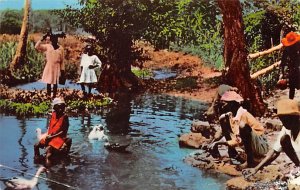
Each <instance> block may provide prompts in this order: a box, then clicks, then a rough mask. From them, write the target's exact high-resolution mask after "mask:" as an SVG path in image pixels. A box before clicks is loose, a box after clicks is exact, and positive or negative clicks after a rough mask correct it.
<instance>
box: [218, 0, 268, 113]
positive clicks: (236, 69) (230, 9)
mask: <svg viewBox="0 0 300 190" xmlns="http://www.w3.org/2000/svg"><path fill="white" fill-rule="evenodd" d="M218 5H219V7H220V8H221V12H222V15H223V24H224V63H225V67H226V68H227V71H226V73H225V78H226V80H227V82H228V83H229V84H231V85H233V86H236V87H238V88H239V89H240V90H241V93H242V95H243V97H244V98H246V99H249V100H250V102H251V106H252V107H251V108H250V109H251V110H250V111H251V112H252V113H253V114H255V115H262V114H263V113H264V111H265V105H264V103H263V100H262V97H261V93H260V89H259V88H257V87H256V85H255V84H254V81H252V80H251V77H250V70H249V64H248V61H247V55H248V52H247V49H246V43H245V36H244V25H243V18H242V9H241V4H240V2H239V0H230V1H226V0H218Z"/></svg>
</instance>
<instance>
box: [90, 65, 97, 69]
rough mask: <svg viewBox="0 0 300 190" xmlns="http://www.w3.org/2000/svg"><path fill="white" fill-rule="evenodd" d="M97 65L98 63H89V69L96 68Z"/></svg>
mask: <svg viewBox="0 0 300 190" xmlns="http://www.w3.org/2000/svg"><path fill="white" fill-rule="evenodd" d="M96 67H97V65H89V69H94V68H96Z"/></svg>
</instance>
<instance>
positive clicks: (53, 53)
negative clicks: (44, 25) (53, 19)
mask: <svg viewBox="0 0 300 190" xmlns="http://www.w3.org/2000/svg"><path fill="white" fill-rule="evenodd" d="M43 41H45V43H44V44H43V43H42V42H43ZM35 48H36V49H37V50H38V51H41V52H44V54H45V56H46V66H45V68H44V71H43V76H42V80H41V81H42V82H44V83H46V84H47V95H48V96H51V85H53V95H52V97H53V98H55V97H56V93H57V84H58V80H59V76H60V75H62V74H63V73H64V70H65V65H64V49H63V47H62V46H59V45H58V36H57V35H54V34H52V33H47V34H46V35H44V36H43V38H42V39H41V40H39V41H38V42H37V43H36V45H35Z"/></svg>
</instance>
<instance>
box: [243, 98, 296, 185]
mask: <svg viewBox="0 0 300 190" xmlns="http://www.w3.org/2000/svg"><path fill="white" fill-rule="evenodd" d="M275 116H278V117H279V119H280V120H281V122H282V124H283V127H282V129H281V131H280V133H279V135H278V137H277V140H276V142H275V144H274V146H273V149H272V150H270V151H269V152H268V153H267V156H266V157H265V158H264V159H263V160H262V161H261V162H260V163H259V164H258V165H257V166H256V167H255V168H251V169H247V170H243V174H244V176H245V178H246V179H247V178H249V177H250V176H252V175H254V174H255V173H256V172H257V171H259V170H260V169H262V168H263V167H264V166H267V165H269V164H270V163H272V161H274V160H275V159H276V158H277V157H278V156H279V154H280V152H282V151H283V152H285V153H286V155H287V156H288V157H289V158H290V159H291V160H292V161H293V163H294V164H295V166H297V167H299V165H300V162H299V158H300V133H299V131H300V111H299V106H298V102H297V101H296V100H290V99H282V100H280V101H278V102H277V114H276V115H275Z"/></svg>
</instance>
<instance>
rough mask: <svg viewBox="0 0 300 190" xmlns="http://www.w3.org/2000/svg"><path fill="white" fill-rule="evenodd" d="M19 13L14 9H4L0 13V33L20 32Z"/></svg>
mask: <svg viewBox="0 0 300 190" xmlns="http://www.w3.org/2000/svg"><path fill="white" fill-rule="evenodd" d="M21 17H22V16H21V14H20V12H19V11H16V10H5V11H3V12H2V14H1V19H0V34H20V31H21V24H22V23H21Z"/></svg>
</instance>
